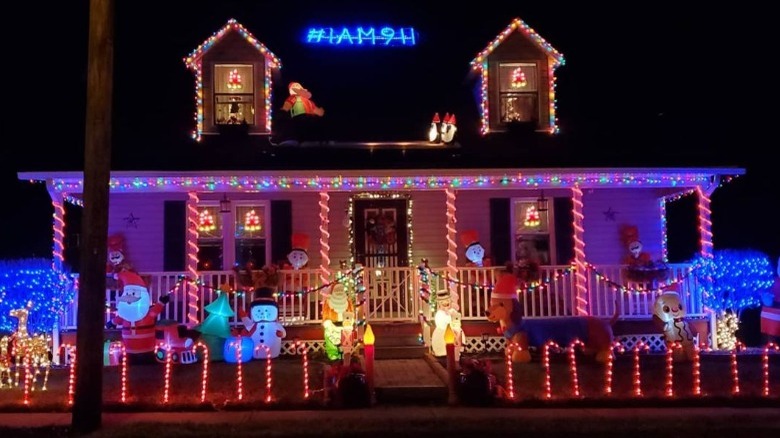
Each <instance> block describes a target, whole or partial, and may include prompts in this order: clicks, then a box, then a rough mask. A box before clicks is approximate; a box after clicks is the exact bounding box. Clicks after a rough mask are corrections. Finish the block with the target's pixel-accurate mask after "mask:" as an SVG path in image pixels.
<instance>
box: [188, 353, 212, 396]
mask: <svg viewBox="0 0 780 438" xmlns="http://www.w3.org/2000/svg"><path fill="white" fill-rule="evenodd" d="M198 348H200V349H202V351H203V372H202V373H201V378H200V402H201V403H205V402H206V387H207V384H208V380H209V347H208V346H206V344H204V343H203V342H198V343H197V344H195V345H193V346H192V354H196V353H197V351H198Z"/></svg>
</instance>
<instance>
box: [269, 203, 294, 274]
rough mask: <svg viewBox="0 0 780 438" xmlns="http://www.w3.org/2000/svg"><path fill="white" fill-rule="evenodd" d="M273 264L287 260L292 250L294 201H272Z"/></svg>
mask: <svg viewBox="0 0 780 438" xmlns="http://www.w3.org/2000/svg"><path fill="white" fill-rule="evenodd" d="M271 234H272V236H270V238H271V262H272V263H276V262H279V261H280V260H287V254H289V253H290V250H292V242H291V240H290V239H292V201H289V200H278V201H271Z"/></svg>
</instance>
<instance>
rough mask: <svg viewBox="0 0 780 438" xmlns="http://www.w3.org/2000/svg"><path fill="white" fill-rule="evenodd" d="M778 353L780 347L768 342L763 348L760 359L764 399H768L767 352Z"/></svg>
mask: <svg viewBox="0 0 780 438" xmlns="http://www.w3.org/2000/svg"><path fill="white" fill-rule="evenodd" d="M770 350H772V351H778V350H780V347H778V346H777V344H775V343H773V342H770V343H768V344H766V347H764V354H763V356H762V357H761V363H762V367H763V369H764V397H769V351H770Z"/></svg>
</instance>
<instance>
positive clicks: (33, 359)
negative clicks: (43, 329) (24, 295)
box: [10, 308, 51, 391]
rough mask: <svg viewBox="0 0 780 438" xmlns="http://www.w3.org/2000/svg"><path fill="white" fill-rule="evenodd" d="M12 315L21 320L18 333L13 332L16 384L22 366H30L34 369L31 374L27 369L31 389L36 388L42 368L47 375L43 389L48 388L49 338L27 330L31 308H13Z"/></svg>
mask: <svg viewBox="0 0 780 438" xmlns="http://www.w3.org/2000/svg"><path fill="white" fill-rule="evenodd" d="M10 315H11V316H13V317H14V318H17V319H18V320H19V324H18V325H17V328H16V333H14V334H13V350H14V358H15V365H16V373H15V374H14V385H15V386H19V371H20V370H21V368H22V367H25V366H27V367H30V368H32V369H33V370H34V372H33V374H32V375H31V376H30V375H29V372H30V370H29V369H25V379H30V387H31V388H30V389H31V390H34V389H35V381H36V380H37V379H38V375H39V374H41V370H44V372H45V375H44V378H43V384H42V385H41V390H43V391H45V390H46V383H48V380H49V369H50V367H51V360H50V359H49V340H48V339H47V338H46V336H44V335H39V336H30V333H29V332H28V331H27V318H28V317H29V310H28V309H26V308H22V309H13V310H11V312H10Z"/></svg>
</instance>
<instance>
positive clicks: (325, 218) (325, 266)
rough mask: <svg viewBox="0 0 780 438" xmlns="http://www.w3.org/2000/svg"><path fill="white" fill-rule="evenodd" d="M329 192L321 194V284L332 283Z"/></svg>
mask: <svg viewBox="0 0 780 438" xmlns="http://www.w3.org/2000/svg"><path fill="white" fill-rule="evenodd" d="M329 201H330V195H329V194H328V192H324V191H323V192H320V284H328V283H330V245H329V244H328V241H329V240H330V232H328V224H329V223H330V207H329V206H328V202H329Z"/></svg>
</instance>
